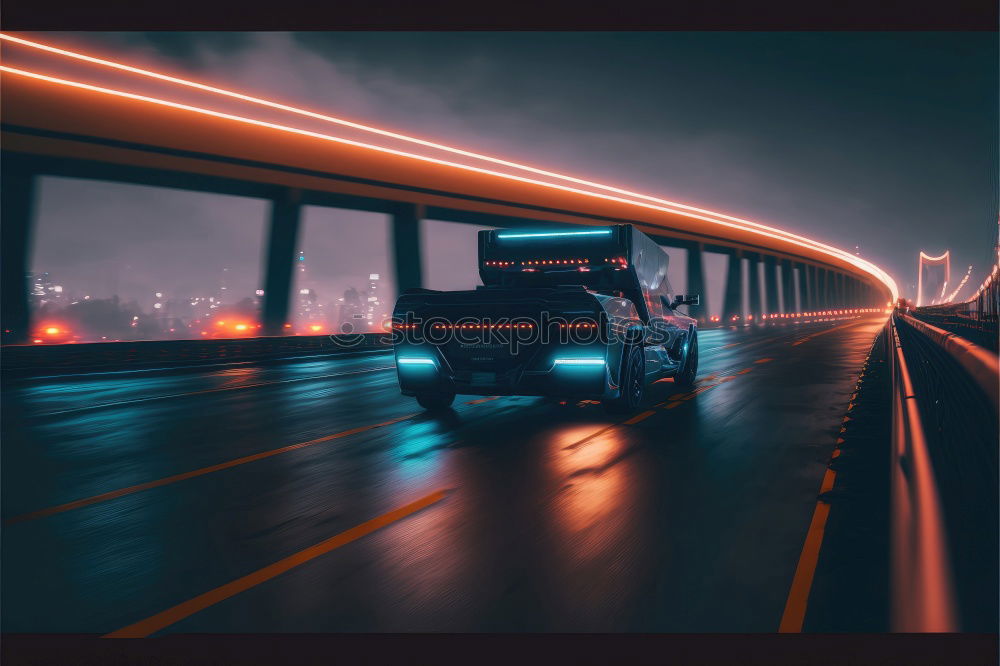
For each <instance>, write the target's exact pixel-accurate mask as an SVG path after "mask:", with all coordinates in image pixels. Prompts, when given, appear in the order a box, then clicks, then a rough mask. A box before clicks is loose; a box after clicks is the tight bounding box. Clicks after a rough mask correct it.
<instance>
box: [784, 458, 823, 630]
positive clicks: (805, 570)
mask: <svg viewBox="0 0 1000 666" xmlns="http://www.w3.org/2000/svg"><path fill="white" fill-rule="evenodd" d="M836 478H837V473H836V472H834V471H833V470H832V469H830V468H829V467H828V468H827V470H826V474H825V475H824V476H823V483H822V485H821V486H820V489H819V492H820V494H821V495H822V494H823V493H825V492H829V491H830V490H832V489H833V482H834V481H835V480H836ZM829 515H830V505H829V504H828V503H827V502H825V501H823V500H819V501H817V502H816V509H815V510H814V511H813V517H812V521H811V522H810V523H809V531H808V532H806V541H805V543H804V544H803V545H802V553H801V554H800V555H799V563H798V565H797V566H796V567H795V576H794V577H793V578H792V587H791V589H790V590H789V591H788V599H787V600H786V601H785V610H784V612H783V613H782V614H781V624H780V625H778V632H779V633H799V632H801V631H802V623H803V622H804V621H805V618H806V605H807V602H808V601H809V590H810V589H811V588H812V582H813V577H814V576H815V575H816V563H817V562H818V561H819V549H820V546H821V545H823V531H824V530H825V529H826V519H827V518H828V517H829Z"/></svg>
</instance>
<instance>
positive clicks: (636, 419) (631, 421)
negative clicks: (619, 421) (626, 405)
mask: <svg viewBox="0 0 1000 666" xmlns="http://www.w3.org/2000/svg"><path fill="white" fill-rule="evenodd" d="M655 413H656V412H653V411H649V412H643V413H642V414H637V415H636V416H633V417H632V418H630V419H629V420H628V421H625V425H633V424H636V423H638V422H639V421H644V420H646V419H648V418H649V417H650V416H652V415H653V414H655Z"/></svg>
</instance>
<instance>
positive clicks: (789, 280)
mask: <svg viewBox="0 0 1000 666" xmlns="http://www.w3.org/2000/svg"><path fill="white" fill-rule="evenodd" d="M781 298H782V300H783V301H784V303H785V309H784V310H783V312H785V313H793V312H795V275H794V274H793V273H792V262H791V261H789V260H788V259H783V260H782V261H781Z"/></svg>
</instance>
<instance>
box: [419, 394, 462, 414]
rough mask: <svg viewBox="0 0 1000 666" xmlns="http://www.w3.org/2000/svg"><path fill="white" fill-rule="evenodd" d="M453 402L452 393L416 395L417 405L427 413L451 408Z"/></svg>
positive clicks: (453, 396)
mask: <svg viewBox="0 0 1000 666" xmlns="http://www.w3.org/2000/svg"><path fill="white" fill-rule="evenodd" d="M453 402H455V394H454V393H418V394H417V403H418V404H419V405H420V406H421V407H423V408H424V409H426V410H427V411H429V412H438V411H441V410H444V409H448V408H449V407H451V403H453Z"/></svg>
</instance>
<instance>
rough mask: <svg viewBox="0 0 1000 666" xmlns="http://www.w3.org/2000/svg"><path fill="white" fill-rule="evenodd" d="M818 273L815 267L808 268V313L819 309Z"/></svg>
mask: <svg viewBox="0 0 1000 666" xmlns="http://www.w3.org/2000/svg"><path fill="white" fill-rule="evenodd" d="M819 271H820V269H819V268H818V267H817V266H810V267H809V311H810V312H815V311H816V310H819V309H820V297H819Z"/></svg>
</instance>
